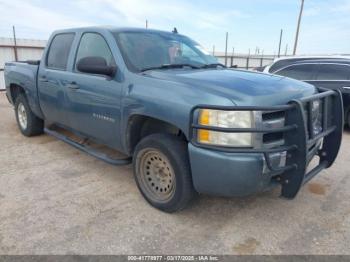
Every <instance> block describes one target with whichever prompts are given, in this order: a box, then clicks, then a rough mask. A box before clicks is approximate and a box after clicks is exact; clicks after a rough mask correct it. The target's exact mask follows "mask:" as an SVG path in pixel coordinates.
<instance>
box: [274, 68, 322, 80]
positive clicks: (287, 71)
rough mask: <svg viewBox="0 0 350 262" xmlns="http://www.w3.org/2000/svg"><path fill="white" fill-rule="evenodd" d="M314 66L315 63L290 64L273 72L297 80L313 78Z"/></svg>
mask: <svg viewBox="0 0 350 262" xmlns="http://www.w3.org/2000/svg"><path fill="white" fill-rule="evenodd" d="M316 66H317V65H315V64H302V65H291V66H288V67H286V68H284V69H282V70H280V71H277V72H275V74H277V75H281V76H287V77H290V78H294V79H298V80H313V79H314V72H315V69H316Z"/></svg>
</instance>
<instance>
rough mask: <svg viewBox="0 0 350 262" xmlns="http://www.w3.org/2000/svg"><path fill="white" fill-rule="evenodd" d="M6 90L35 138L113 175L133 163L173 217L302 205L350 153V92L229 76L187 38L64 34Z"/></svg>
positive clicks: (9, 74)
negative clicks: (348, 101)
mask: <svg viewBox="0 0 350 262" xmlns="http://www.w3.org/2000/svg"><path fill="white" fill-rule="evenodd" d="M5 82H6V94H7V97H8V100H9V101H10V103H11V104H13V105H14V108H15V114H16V118H17V123H18V127H19V129H20V131H21V132H22V134H23V135H25V136H34V135H39V134H42V133H43V132H46V133H48V134H50V135H53V136H55V137H57V138H59V139H61V140H63V141H65V142H67V143H69V144H71V145H73V146H75V147H77V148H79V149H81V150H83V151H85V152H87V153H90V154H92V155H94V156H96V157H98V158H100V159H102V160H105V161H106V162H109V163H111V164H115V165H121V164H130V163H132V164H133V168H134V176H135V180H136V184H137V186H138V188H139V190H140V192H141V193H142V195H143V196H144V198H145V199H146V200H147V201H148V202H149V203H150V204H151V205H152V206H154V207H156V208H158V209H160V210H162V211H166V212H174V211H177V210H180V209H182V208H184V207H185V206H186V205H187V204H188V203H189V202H190V201H191V199H193V198H194V196H196V195H197V194H198V193H202V194H212V195H220V196H245V195H249V194H254V193H257V192H261V191H265V190H268V189H270V188H273V187H275V186H280V188H281V195H282V196H283V197H285V198H287V199H292V198H294V197H295V196H296V194H297V193H298V191H299V189H300V188H301V186H302V185H303V184H304V183H306V182H307V181H309V180H310V179H311V178H313V177H314V176H315V175H317V174H318V173H319V172H320V171H321V170H323V169H325V168H328V167H330V166H331V165H332V163H333V162H334V160H335V158H336V156H337V154H338V151H339V147H340V143H341V137H342V127H343V121H344V120H343V108H342V104H343V103H342V98H341V95H340V94H339V92H337V91H331V90H325V89H322V88H315V87H314V86H312V85H310V84H307V83H303V82H300V81H297V80H293V79H290V78H286V77H282V76H276V75H270V74H264V73H256V72H249V71H243V70H233V69H228V68H226V67H225V66H224V65H222V64H220V63H218V62H217V60H216V59H215V58H214V57H213V56H211V55H210V54H208V53H207V52H206V51H205V50H204V49H203V48H202V47H201V46H200V45H199V44H198V43H197V42H195V41H193V40H191V39H190V38H188V37H186V36H184V35H181V34H178V33H177V32H176V31H174V32H164V31H158V30H149V29H136V28H114V27H89V28H78V29H68V30H61V31H56V32H54V33H53V34H52V36H51V37H50V39H49V42H48V45H47V47H46V49H45V51H44V53H43V57H42V59H41V61H25V62H9V63H6V65H5ZM54 127H59V128H60V129H64V130H68V131H69V132H71V133H74V134H75V135H77V136H79V137H81V138H84V141H85V140H91V141H94V142H95V143H99V144H101V145H105V146H108V147H109V148H111V149H113V150H117V151H118V152H121V153H122V154H124V155H125V157H121V158H113V157H111V156H109V155H107V154H104V153H102V152H99V151H98V150H96V148H92V147H89V146H88V145H86V144H83V143H79V142H77V141H75V140H72V139H70V138H69V137H68V136H67V135H65V134H64V132H59V131H57V129H55V128H54ZM38 157H40V156H38ZM314 158H317V161H312V163H314V162H316V164H315V165H314V166H313V167H312V168H311V167H310V165H309V164H310V162H311V160H312V159H314Z"/></svg>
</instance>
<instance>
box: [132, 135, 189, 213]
mask: <svg viewBox="0 0 350 262" xmlns="http://www.w3.org/2000/svg"><path fill="white" fill-rule="evenodd" d="M133 166H134V176H135V180H136V184H137V186H138V188H139V190H140V192H141V194H142V195H143V196H144V198H145V199H146V200H147V201H148V202H149V203H150V204H151V205H152V206H154V207H155V208H158V209H160V210H162V211H164V212H168V213H171V212H175V211H179V210H181V209H183V208H185V207H186V206H187V205H188V204H189V202H190V201H191V200H192V199H193V197H194V196H195V195H196V192H195V190H194V188H193V184H192V176H191V169H190V163H189V158H188V151H187V143H186V142H185V141H183V140H181V139H180V138H178V137H176V136H173V135H168V134H153V135H149V136H147V137H145V138H143V139H142V140H141V141H140V142H139V143H138V144H137V146H136V148H135V152H134V157H133Z"/></svg>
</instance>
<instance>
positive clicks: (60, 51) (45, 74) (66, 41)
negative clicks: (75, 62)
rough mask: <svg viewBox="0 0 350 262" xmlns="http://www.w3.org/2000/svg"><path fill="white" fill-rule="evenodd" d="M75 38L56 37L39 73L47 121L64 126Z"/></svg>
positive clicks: (69, 36) (62, 35)
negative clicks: (67, 86) (70, 57)
mask: <svg viewBox="0 0 350 262" xmlns="http://www.w3.org/2000/svg"><path fill="white" fill-rule="evenodd" d="M74 37H75V34H74V33H61V34H57V35H55V36H54V37H53V38H52V40H51V42H50V46H49V48H48V51H47V52H46V53H45V54H44V59H43V61H42V62H41V63H40V67H39V73H38V93H39V101H40V107H41V109H42V111H43V114H44V116H45V119H46V120H48V121H50V122H54V123H58V124H63V125H68V118H67V114H66V113H67V107H66V106H67V104H66V103H65V86H64V83H65V78H66V74H67V65H68V59H69V56H70V53H71V49H72V43H73V40H74Z"/></svg>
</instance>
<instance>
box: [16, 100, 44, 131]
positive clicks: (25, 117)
mask: <svg viewBox="0 0 350 262" xmlns="http://www.w3.org/2000/svg"><path fill="white" fill-rule="evenodd" d="M15 114H16V120H17V124H18V128H19V130H20V131H21V133H22V134H23V135H25V136H36V135H40V134H42V133H43V128H44V121H43V120H42V119H40V118H38V117H37V116H36V115H34V113H33V112H32V110H31V109H30V107H29V104H28V101H27V98H26V97H25V96H24V95H23V94H19V95H18V97H17V99H16V103H15Z"/></svg>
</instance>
